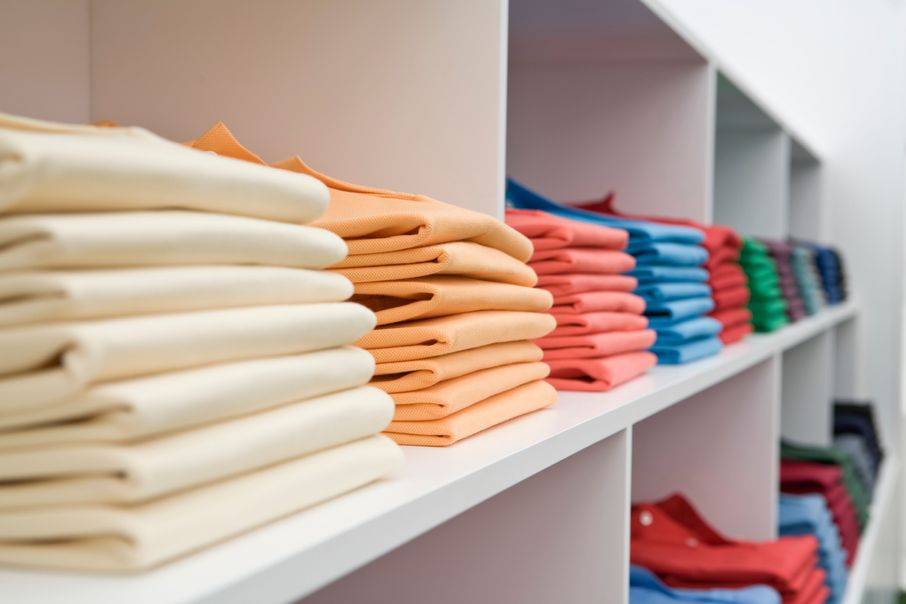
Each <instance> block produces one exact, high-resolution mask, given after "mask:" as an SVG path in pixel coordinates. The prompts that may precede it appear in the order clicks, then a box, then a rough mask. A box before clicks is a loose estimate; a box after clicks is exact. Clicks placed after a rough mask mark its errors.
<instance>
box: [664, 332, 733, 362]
mask: <svg viewBox="0 0 906 604" xmlns="http://www.w3.org/2000/svg"><path fill="white" fill-rule="evenodd" d="M721 348H723V342H721V340H720V338H718V337H716V336H710V337H703V338H699V339H697V340H691V341H687V342H684V343H682V344H657V343H655V345H654V346H652V347H651V352H653V353H654V354H656V355H657V360H658V363H660V364H662V365H679V364H682V363H691V362H692V361H697V360H699V359H703V358H705V357H710V356H714V355H715V354H717V353H718V352H720V350H721Z"/></svg>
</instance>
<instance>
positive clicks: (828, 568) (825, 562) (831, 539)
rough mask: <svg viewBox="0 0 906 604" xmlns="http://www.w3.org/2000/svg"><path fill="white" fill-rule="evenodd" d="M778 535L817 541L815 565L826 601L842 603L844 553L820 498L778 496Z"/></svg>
mask: <svg viewBox="0 0 906 604" xmlns="http://www.w3.org/2000/svg"><path fill="white" fill-rule="evenodd" d="M778 532H779V533H780V535H814V536H815V538H816V539H817V540H818V564H819V566H821V568H822V569H824V574H825V584H826V585H827V587H828V589H829V590H830V598H829V599H828V602H830V603H832V604H836V603H838V602H842V601H843V595H844V593H845V591H846V579H847V572H846V554H845V552H844V551H843V546H842V545H841V544H840V533H839V531H838V530H837V526H836V525H835V524H834V520H833V517H832V516H831V513H830V510H829V509H828V507H827V502H825V501H824V498H823V497H821V496H820V495H787V494H781V495H780V501H779V507H778Z"/></svg>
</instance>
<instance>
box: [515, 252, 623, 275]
mask: <svg viewBox="0 0 906 604" xmlns="http://www.w3.org/2000/svg"><path fill="white" fill-rule="evenodd" d="M529 266H530V267H532V269H533V270H534V271H535V272H536V273H538V274H539V275H558V274H562V273H600V274H603V275H619V274H621V273H625V272H628V271H630V270H632V269H633V268H634V267H635V259H634V258H633V257H632V256H630V255H629V254H627V253H626V252H620V251H616V250H595V249H586V248H562V249H558V250H545V251H539V252H535V253H534V254H533V255H532V259H531V262H529Z"/></svg>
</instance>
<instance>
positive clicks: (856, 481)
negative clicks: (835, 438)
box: [780, 442, 871, 528]
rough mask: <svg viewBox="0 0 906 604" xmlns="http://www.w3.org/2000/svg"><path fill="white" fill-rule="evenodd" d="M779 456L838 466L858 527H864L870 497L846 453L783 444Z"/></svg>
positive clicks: (840, 450) (832, 448)
mask: <svg viewBox="0 0 906 604" xmlns="http://www.w3.org/2000/svg"><path fill="white" fill-rule="evenodd" d="M780 456H781V457H782V458H783V459H795V460H798V461H811V462H815V463H822V464H829V465H833V466H839V468H840V470H841V471H842V473H843V486H844V488H845V489H846V492H847V493H849V497H850V499H852V502H853V505H854V506H855V507H856V512H857V513H858V516H859V526H860V527H863V528H864V527H865V524H866V523H867V522H868V506H869V504H870V503H871V495H869V493H868V490H867V487H866V485H865V484H863V483H862V481H861V479H860V477H859V474H858V472H856V467H855V465H854V463H853V460H852V458H851V457H850V456H849V454H848V453H846V452H844V451H843V450H842V449H839V448H837V447H818V446H811V445H802V444H792V443H788V442H783V443H781V444H780Z"/></svg>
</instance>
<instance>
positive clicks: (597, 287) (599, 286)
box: [538, 273, 639, 296]
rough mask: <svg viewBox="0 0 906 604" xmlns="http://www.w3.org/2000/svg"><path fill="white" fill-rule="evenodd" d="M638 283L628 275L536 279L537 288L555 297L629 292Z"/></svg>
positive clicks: (586, 274) (545, 276)
mask: <svg viewBox="0 0 906 604" xmlns="http://www.w3.org/2000/svg"><path fill="white" fill-rule="evenodd" d="M638 283H639V282H638V280H636V278H635V277H630V276H628V275H595V274H588V273H567V274H561V275H541V276H539V277H538V287H541V288H543V289H546V290H547V291H549V292H550V293H552V294H553V295H555V296H566V295H569V294H582V293H585V292H599V291H600V292H608V291H614V292H631V291H633V290H634V289H635V288H636V287H637V286H638Z"/></svg>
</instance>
